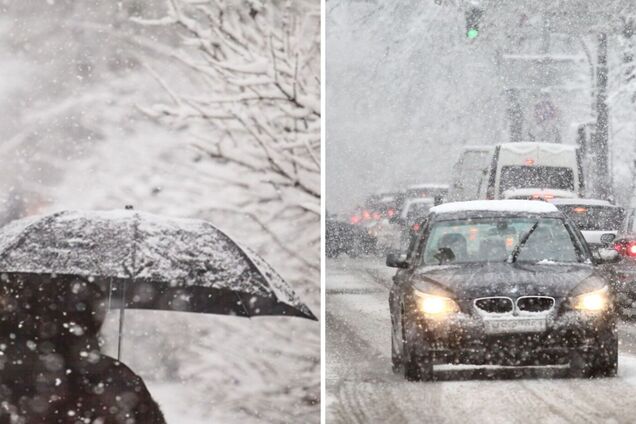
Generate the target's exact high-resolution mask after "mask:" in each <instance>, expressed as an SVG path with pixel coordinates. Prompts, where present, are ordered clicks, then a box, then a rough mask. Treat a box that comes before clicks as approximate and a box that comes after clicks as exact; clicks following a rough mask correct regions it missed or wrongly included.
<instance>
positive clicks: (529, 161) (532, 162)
mask: <svg viewBox="0 0 636 424" xmlns="http://www.w3.org/2000/svg"><path fill="white" fill-rule="evenodd" d="M525 164H526V165H528V166H532V165H534V159H526V162H525Z"/></svg>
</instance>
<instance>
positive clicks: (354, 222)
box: [351, 215, 362, 225]
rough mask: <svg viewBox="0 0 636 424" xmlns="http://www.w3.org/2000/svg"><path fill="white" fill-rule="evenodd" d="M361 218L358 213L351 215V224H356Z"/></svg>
mask: <svg viewBox="0 0 636 424" xmlns="http://www.w3.org/2000/svg"><path fill="white" fill-rule="evenodd" d="M361 220H362V218H361V217H360V215H353V216H352V217H351V223H352V224H354V225H355V224H358V223H359V222H360V221H361Z"/></svg>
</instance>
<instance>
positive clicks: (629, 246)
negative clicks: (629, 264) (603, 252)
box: [614, 240, 636, 258]
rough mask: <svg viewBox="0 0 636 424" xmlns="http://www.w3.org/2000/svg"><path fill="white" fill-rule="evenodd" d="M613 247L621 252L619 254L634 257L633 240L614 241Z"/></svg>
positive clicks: (635, 246) (635, 252)
mask: <svg viewBox="0 0 636 424" xmlns="http://www.w3.org/2000/svg"><path fill="white" fill-rule="evenodd" d="M614 249H615V250H616V251H617V252H618V253H620V254H621V256H625V257H630V258H636V241H635V240H621V241H619V242H616V243H614Z"/></svg>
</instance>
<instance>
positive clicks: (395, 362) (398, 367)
mask: <svg viewBox="0 0 636 424" xmlns="http://www.w3.org/2000/svg"><path fill="white" fill-rule="evenodd" d="M391 366H392V369H393V372H394V373H395V374H399V373H400V372H401V371H402V355H400V354H399V353H397V351H396V349H395V340H393V331H391Z"/></svg>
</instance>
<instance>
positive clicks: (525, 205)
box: [431, 200, 559, 214]
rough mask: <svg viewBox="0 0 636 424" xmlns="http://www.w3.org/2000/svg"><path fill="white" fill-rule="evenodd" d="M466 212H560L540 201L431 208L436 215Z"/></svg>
mask: <svg viewBox="0 0 636 424" xmlns="http://www.w3.org/2000/svg"><path fill="white" fill-rule="evenodd" d="M464 211H495V212H529V213H552V212H558V211H559V210H558V209H557V208H556V206H554V205H553V204H551V203H547V202H542V201H538V200H473V201H470V202H451V203H444V204H442V205H439V206H435V207H432V208H431V212H433V213H436V214H442V213H452V212H464Z"/></svg>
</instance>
